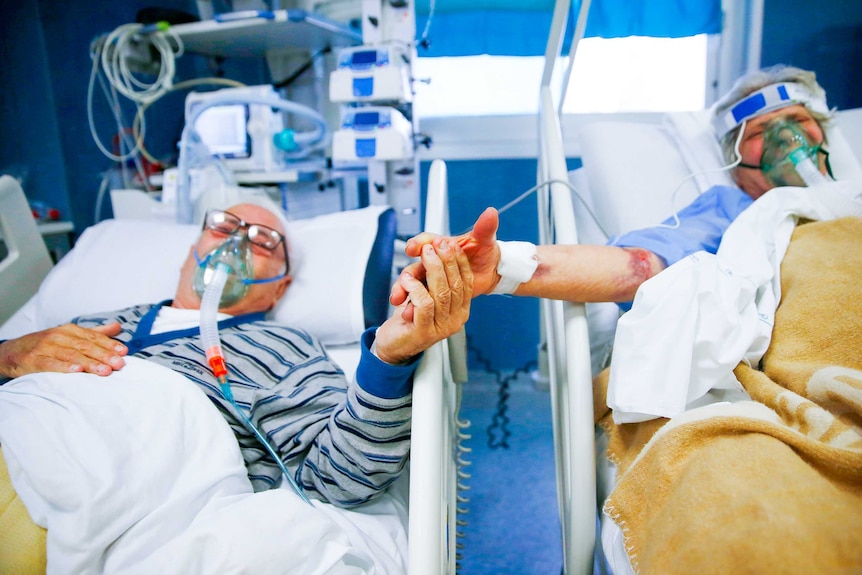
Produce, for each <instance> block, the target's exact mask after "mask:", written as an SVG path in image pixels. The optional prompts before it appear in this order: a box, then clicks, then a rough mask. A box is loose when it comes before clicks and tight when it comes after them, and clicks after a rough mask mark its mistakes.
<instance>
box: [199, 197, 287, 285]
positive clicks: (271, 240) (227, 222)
mask: <svg viewBox="0 0 862 575" xmlns="http://www.w3.org/2000/svg"><path fill="white" fill-rule="evenodd" d="M202 229H204V230H207V229H209V230H212V231H214V232H216V233H219V234H225V235H231V234H233V233H235V232H236V231H237V230H238V229H242V230H243V231H245V235H246V237H247V238H248V241H249V243H251V244H254V245H256V246H258V247H261V248H265V249H267V250H269V251H274V250H275V249H276V248H278V246H279V244H281V246H282V249H283V250H284V274H285V275H287V274H288V272H289V271H290V259H289V257H288V255H287V241H285V239H284V236H283V235H282V234H280V233H279V232H277V231H276V230H274V229H272V228H270V227H269V226H264V225H263V224H248V223H246V222H244V221H243V220H242V218H240V217H238V216H235V215H234V214H232V213H230V212H225V211H222V210H209V211H208V212H207V214H206V216H204V224H203V228H202Z"/></svg>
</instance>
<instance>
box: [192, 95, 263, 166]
mask: <svg viewBox="0 0 862 575" xmlns="http://www.w3.org/2000/svg"><path fill="white" fill-rule="evenodd" d="M193 109H194V107H193V108H192V110H193ZM248 117H249V110H248V106H247V105H245V104H231V105H227V106H213V107H211V108H207V109H206V110H204V111H203V112H202V113H201V115H200V116H198V119H197V121H196V122H195V129H196V130H197V132H198V134H199V135H200V137H201V141H203V143H205V144H206V145H207V147H208V148H209V150H210V153H212V154H213V155H215V156H221V157H223V158H248V157H251V152H252V150H251V138H250V137H249V135H248V132H247V129H246V125H247V123H248Z"/></svg>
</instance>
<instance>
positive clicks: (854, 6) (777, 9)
mask: <svg viewBox="0 0 862 575" xmlns="http://www.w3.org/2000/svg"><path fill="white" fill-rule="evenodd" d="M763 20H764V21H763V48H762V51H761V65H763V66H768V65H772V64H790V65H793V66H798V67H800V68H805V69H806V70H813V71H814V72H815V73H816V74H817V81H818V82H819V83H820V85H821V86H823V88H824V89H825V90H826V94H827V96H828V103H829V106H830V107H837V108H838V109H841V110H846V109H850V108H859V107H862V89H860V87H862V2H859V0H828V1H826V2H819V3H817V2H811V1H810V0H766V1H765V3H764V19H763Z"/></svg>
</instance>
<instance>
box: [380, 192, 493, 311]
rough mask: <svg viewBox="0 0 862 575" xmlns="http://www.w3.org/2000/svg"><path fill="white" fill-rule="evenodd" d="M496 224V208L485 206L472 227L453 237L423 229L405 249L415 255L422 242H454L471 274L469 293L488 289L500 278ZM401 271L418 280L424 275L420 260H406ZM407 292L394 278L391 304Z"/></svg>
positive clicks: (404, 298) (397, 301)
mask: <svg viewBox="0 0 862 575" xmlns="http://www.w3.org/2000/svg"><path fill="white" fill-rule="evenodd" d="M499 224H500V220H499V215H498V214H497V210H495V209H494V208H487V209H486V210H485V211H484V212H482V214H481V215H480V216H479V218H478V219H477V220H476V223H475V224H473V229H472V230H471V231H469V232H467V233H466V234H462V235H460V236H457V237H455V238H444V237H442V236H438V235H436V234H431V233H427V232H424V233H421V234H419V235H417V236H415V237H413V238H411V239H410V240H409V241H408V242H407V247H406V249H405V252H406V254H407V255H408V256H410V257H418V256H419V255H420V253H421V252H422V250H423V248H424V246H426V245H429V244H430V245H432V246H434V247H435V248H437V247H438V246H439V245H440V243H441V242H442V241H443V240H445V239H448V240H449V241H450V242H455V243H457V245H458V246H460V248H461V249H462V250H463V252H464V253H465V254H466V256H467V259H468V261H469V264H470V270H471V271H472V273H473V278H474V281H473V292H472V293H473V295H481V294H487V293H491V290H493V289H494V287H495V286H496V285H497V283H499V281H500V276H499V275H498V274H497V264H499V262H500V248H499V247H498V246H497V239H496V237H497V227H498V226H499ZM404 272H405V273H409V274H410V275H411V276H413V277H414V278H416V279H417V280H419V281H423V280H425V279H426V273H427V270H426V268H425V265H424V261H419V262H415V263H412V264H410V265H409V266H407V267H406V268H404ZM407 295H408V294H407V290H406V289H405V288H404V287H403V285H402V284H401V282H397V283H396V284H395V285H394V286H392V291H391V293H390V295H389V303H391V304H392V305H394V306H400V305H401V304H402V303H404V301H406V299H407Z"/></svg>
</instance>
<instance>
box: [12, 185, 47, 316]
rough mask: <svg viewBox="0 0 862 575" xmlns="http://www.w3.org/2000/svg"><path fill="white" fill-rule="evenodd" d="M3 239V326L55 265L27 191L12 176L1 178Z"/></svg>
mask: <svg viewBox="0 0 862 575" xmlns="http://www.w3.org/2000/svg"><path fill="white" fill-rule="evenodd" d="M0 242H2V246H3V249H2V252H0V293H2V294H3V297H2V298H0V325H2V324H3V322H5V321H6V320H7V319H9V318H10V317H11V316H12V314H13V313H15V310H17V309H18V308H19V307H21V306H22V305H24V303H25V302H26V301H27V300H28V299H29V298H30V295H31V294H33V293H35V292H36V290H37V289H38V288H39V284H40V283H41V282H42V280H43V279H45V276H46V275H48V272H49V271H51V266H52V265H53V264H52V262H51V256H50V255H49V254H48V248H47V247H45V242H44V241H43V240H42V235H41V234H40V233H39V228H38V226H37V225H36V220H34V219H33V216H32V215H31V212H30V207H29V206H28V204H27V198H26V197H25V196H24V190H22V189H21V184H19V183H18V180H16V179H15V178H13V177H11V176H2V177H0ZM4 254H5V255H4Z"/></svg>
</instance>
